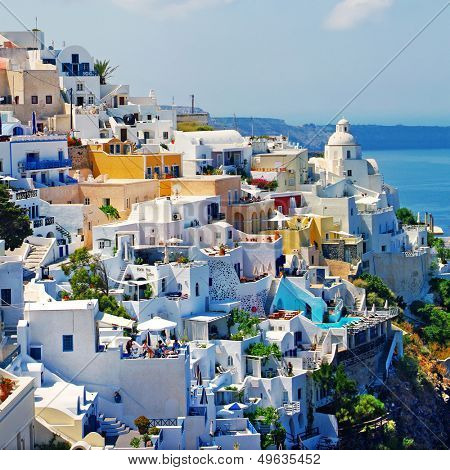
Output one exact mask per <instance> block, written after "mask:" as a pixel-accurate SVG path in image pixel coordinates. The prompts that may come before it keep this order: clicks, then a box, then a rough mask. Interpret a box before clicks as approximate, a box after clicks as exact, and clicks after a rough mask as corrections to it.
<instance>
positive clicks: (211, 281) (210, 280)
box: [209, 277, 213, 287]
mask: <svg viewBox="0 0 450 470" xmlns="http://www.w3.org/2000/svg"><path fill="white" fill-rule="evenodd" d="M212 285H213V280H212V277H210V278H209V287H212Z"/></svg>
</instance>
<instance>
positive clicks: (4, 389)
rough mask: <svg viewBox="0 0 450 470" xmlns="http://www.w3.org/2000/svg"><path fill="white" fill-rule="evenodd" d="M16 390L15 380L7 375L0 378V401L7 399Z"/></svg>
mask: <svg viewBox="0 0 450 470" xmlns="http://www.w3.org/2000/svg"><path fill="white" fill-rule="evenodd" d="M13 390H14V381H13V380H11V379H8V378H6V377H2V378H1V379H0V402H3V401H5V400H6V399H7V398H8V397H9V395H10V394H11V392H12V391H13Z"/></svg>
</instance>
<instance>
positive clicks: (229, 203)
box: [228, 191, 231, 206]
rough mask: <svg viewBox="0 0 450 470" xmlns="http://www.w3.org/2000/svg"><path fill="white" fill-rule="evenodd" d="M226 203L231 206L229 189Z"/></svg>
mask: <svg viewBox="0 0 450 470" xmlns="http://www.w3.org/2000/svg"><path fill="white" fill-rule="evenodd" d="M228 205H229V206H231V191H228Z"/></svg>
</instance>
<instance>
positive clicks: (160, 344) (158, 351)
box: [155, 340, 165, 357]
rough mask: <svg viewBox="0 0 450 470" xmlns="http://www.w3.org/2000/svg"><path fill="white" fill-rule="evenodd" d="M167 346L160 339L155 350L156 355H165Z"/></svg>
mask: <svg viewBox="0 0 450 470" xmlns="http://www.w3.org/2000/svg"><path fill="white" fill-rule="evenodd" d="M164 350H165V346H164V344H163V342H162V341H161V340H159V341H158V347H157V349H156V351H155V357H164Z"/></svg>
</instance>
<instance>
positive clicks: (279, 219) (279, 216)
mask: <svg viewBox="0 0 450 470" xmlns="http://www.w3.org/2000/svg"><path fill="white" fill-rule="evenodd" d="M288 220H290V217H286V216H285V215H284V214H282V213H281V212H279V211H275V215H274V216H273V217H272V218H271V219H269V222H286V221H288Z"/></svg>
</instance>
